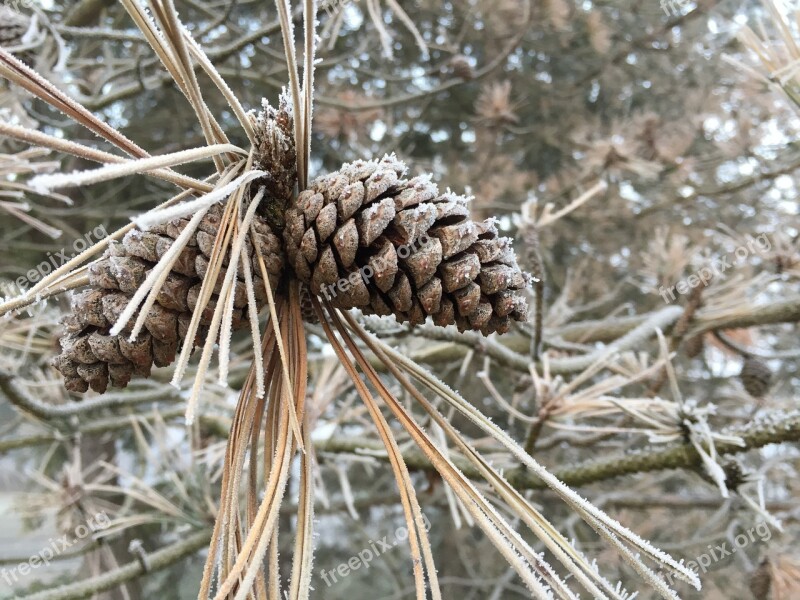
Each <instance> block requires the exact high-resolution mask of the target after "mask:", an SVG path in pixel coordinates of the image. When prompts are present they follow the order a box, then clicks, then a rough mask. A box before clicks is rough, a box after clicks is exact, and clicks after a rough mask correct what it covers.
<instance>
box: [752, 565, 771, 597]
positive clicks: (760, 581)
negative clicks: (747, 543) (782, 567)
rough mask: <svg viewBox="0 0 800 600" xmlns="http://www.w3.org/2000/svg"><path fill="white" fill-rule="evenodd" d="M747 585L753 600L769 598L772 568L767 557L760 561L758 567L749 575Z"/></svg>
mask: <svg viewBox="0 0 800 600" xmlns="http://www.w3.org/2000/svg"><path fill="white" fill-rule="evenodd" d="M749 587H750V591H751V592H752V593H753V598H755V600H768V599H769V597H770V594H769V592H770V588H771V587H772V569H771V566H770V563H769V559H768V558H765V559H764V560H763V561H761V564H760V565H759V566H758V568H757V569H756V570H755V571H753V573H752V574H751V575H750V585H749Z"/></svg>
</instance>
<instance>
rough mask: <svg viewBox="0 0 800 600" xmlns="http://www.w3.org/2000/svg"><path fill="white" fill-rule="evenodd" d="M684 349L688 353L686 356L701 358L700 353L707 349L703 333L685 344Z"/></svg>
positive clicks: (689, 339) (694, 336)
mask: <svg viewBox="0 0 800 600" xmlns="http://www.w3.org/2000/svg"><path fill="white" fill-rule="evenodd" d="M683 348H684V350H685V351H686V356H688V357H689V358H695V357H697V356H700V353H701V352H703V350H704V349H705V338H704V336H703V334H702V333H699V334H697V335H693V336H692V337H690V338H688V339H687V340H685V341H684V342H683Z"/></svg>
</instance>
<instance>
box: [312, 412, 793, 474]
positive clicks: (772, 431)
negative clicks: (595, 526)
mask: <svg viewBox="0 0 800 600" xmlns="http://www.w3.org/2000/svg"><path fill="white" fill-rule="evenodd" d="M729 433H731V434H733V435H737V436H739V437H741V438H742V439H743V440H744V442H745V445H744V446H737V445H734V444H723V443H717V444H716V450H717V453H718V454H720V455H728V454H737V453H741V452H747V451H748V450H753V449H756V448H761V447H763V446H767V445H769V444H780V443H784V442H800V412H795V413H790V414H785V413H781V414H775V415H767V416H765V417H764V418H762V419H760V420H758V421H755V422H752V423H750V424H748V425H746V426H744V427H742V428H737V429H732V430H731V431H730V432H729ZM316 449H317V451H319V452H330V453H336V454H342V453H349V454H367V455H369V456H374V457H375V458H377V459H381V460H386V456H385V454H384V453H383V448H382V446H381V444H380V443H377V442H367V441H365V440H358V439H355V438H353V439H351V438H331V439H329V440H327V441H324V442H317V443H316ZM403 458H404V460H405V461H406V464H408V466H409V467H410V468H413V469H418V470H424V471H429V470H433V467H432V465H431V464H430V463H429V462H428V461H427V460H425V458H424V457H423V456H422V454H421V453H418V452H413V451H410V452H405V453H404V454H403ZM454 462H455V463H456V465H457V466H458V467H459V469H461V470H462V471H463V472H464V474H465V475H467V476H468V477H470V478H478V477H480V473H478V471H477V469H475V468H474V467H472V465H471V464H469V463H467V462H466V461H464V460H460V459H458V458H457V457H454ZM701 464H702V460H701V458H700V455H699V454H698V453H697V451H696V450H695V448H694V446H692V445H691V444H674V445H670V446H664V447H657V446H653V447H650V448H647V449H645V450H642V451H639V452H628V453H625V455H622V456H615V457H611V458H607V459H603V460H597V461H589V462H585V463H580V464H577V465H571V466H567V467H563V468H561V469H557V470H555V471H553V474H554V475H555V476H556V477H558V478H559V479H560V480H561V481H563V482H564V483H566V484H567V485H570V486H582V485H587V484H589V483H594V482H597V481H604V480H607V479H613V478H615V477H620V476H622V475H632V474H634V473H645V472H649V471H660V470H665V469H688V470H693V469H695V468H698V467H700V465H701ZM506 477H507V479H508V481H509V483H511V484H512V485H513V486H514V487H516V488H517V489H546V486H545V484H544V483H543V482H542V481H541V480H540V479H538V478H537V477H534V476H532V475H530V474H528V473H526V472H525V471H522V470H514V471H507V472H506Z"/></svg>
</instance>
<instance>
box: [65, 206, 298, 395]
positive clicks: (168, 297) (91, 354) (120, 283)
mask: <svg viewBox="0 0 800 600" xmlns="http://www.w3.org/2000/svg"><path fill="white" fill-rule="evenodd" d="M222 210H223V207H222V206H220V205H217V206H215V207H212V209H211V210H210V211H209V212H208V214H207V215H206V216H205V217H204V218H203V220H202V221H201V222H200V226H199V228H198V230H197V232H195V234H194V235H193V236H192V238H191V239H190V241H189V244H188V245H187V247H186V248H185V249H184V250H183V252H182V253H181V254H180V255H179V258H178V260H177V261H176V263H175V264H174V265H173V268H172V271H171V272H170V274H169V275H168V277H167V280H166V282H165V283H164V285H163V286H162V287H161V289H160V291H159V293H158V296H157V298H156V303H155V304H154V305H153V306H152V308H151V309H150V310H149V312H148V315H147V318H146V319H145V321H144V329H143V331H141V332H140V333H139V335H138V336H137V338H136V340H135V341H130V340H129V339H128V338H129V334H130V331H131V327H132V326H133V323H134V322H135V317H134V319H132V320H131V321H130V322H129V324H128V326H127V328H126V329H125V330H124V331H123V332H122V333H121V334H120V335H117V336H111V335H110V329H111V327H112V326H113V325H114V323H115V322H116V320H117V318H118V317H119V315H120V314H121V313H122V311H123V310H124V309H125V308H126V307H127V305H128V302H129V300H130V298H131V296H133V294H134V293H135V292H136V290H137V289H138V288H139V287H140V286H141V285H142V283H143V282H144V280H145V278H146V277H147V274H148V273H149V271H150V270H151V269H152V268H153V267H154V266H155V263H157V262H158V260H159V259H160V258H161V257H163V256H164V254H165V253H166V252H167V250H169V248H170V246H171V245H172V244H173V243H174V241H175V238H177V237H178V235H180V232H181V230H182V229H183V227H184V226H185V225H186V223H187V222H188V221H186V220H176V221H172V222H170V223H168V224H166V225H162V226H158V227H155V228H153V229H151V230H149V231H146V232H143V231H140V230H138V229H135V230H132V231H130V232H129V233H128V234H127V235H126V236H125V238H124V239H123V240H122V243H119V242H115V243H112V244H111V245H110V246H109V248H108V250H107V251H106V253H105V255H104V256H103V258H102V259H101V260H99V261H97V262H95V263H93V264H92V265H91V266H90V268H89V281H90V284H91V288H89V289H87V290H85V291H83V292H81V293H79V294H76V295H74V296H73V298H72V314H71V315H69V316H68V317H67V318H66V319H65V323H64V324H65V327H66V330H67V332H66V334H65V335H64V336H63V337H62V338H61V340H60V342H61V348H62V353H61V354H60V355H59V356H57V357H56V358H55V359H53V366H54V367H56V369H58V370H59V371H60V372H61V373H62V374H63V375H64V379H65V384H66V387H67V389H68V390H70V391H74V392H85V391H86V390H87V389H88V388H89V387H91V389H92V390H94V391H96V392H100V393H102V392H104V391H105V390H106V388H107V386H108V384H109V383H110V384H111V385H112V386H114V387H125V386H126V385H128V382H129V381H130V380H131V378H132V377H133V376H134V375H137V376H141V377H147V376H149V375H150V369H151V367H152V366H153V365H155V366H157V367H164V366H167V365H169V364H170V363H172V362H173V361H174V360H175V356H176V353H177V352H178V350H179V349H180V348H181V346H182V344H184V343H185V338H186V334H187V329H188V326H189V322H190V321H191V319H192V314H193V311H194V310H195V308H196V305H197V299H198V297H199V295H200V288H201V286H202V283H203V278H204V276H205V274H206V270H207V268H208V264H209V257H210V256H211V251H212V248H213V245H214V239H215V236H216V233H217V227H218V224H219V222H220V219H221V217H222ZM255 223H256V226H255V229H256V231H257V233H256V236H255V237H256V241H257V243H258V244H259V248H260V250H261V254H262V255H263V256H264V258H265V261H266V264H267V270H268V272H269V274H270V283H271V285H272V286H273V287H277V285H278V280H279V278H280V276H281V273H282V271H283V263H284V261H283V256H282V250H281V244H280V241H279V239H278V238H277V237H276V236H275V235H274V234H273V233H272V230H271V229H270V227H269V225H267V224H266V221H264V219H263V218H257V219H256V221H255ZM248 246H249V247H248V248H247V252H249V254H250V257H251V260H252V261H255V256H254V254H255V250H254V249H253V247H252V243H251V242H249V240H248ZM225 265H226V267H227V266H228V265H227V260H226V261H225ZM239 271H241V266H240V267H239ZM224 276H225V271H224V270H223V271H222V272H221V273H220V275H219V277H218V279H217V285H216V287H215V289H214V292H215V295H214V296H213V297H212V300H211V301H210V302H209V304H208V305H207V306H206V308H205V310H204V312H203V314H202V315H201V321H200V322H201V324H202V325H204V326H205V325H208V324H209V323H210V322H211V316H212V314H213V309H214V306H215V305H216V300H217V298H216V293H217V292H219V290H220V288H221V286H222V281H223V278H224ZM242 278H243V274H242V273H241V272H239V273H237V281H236V284H235V290H234V313H233V327H234V328H238V327H241V326H242V325H244V324H245V323H246V322H247V321H246V312H245V311H246V309H247V294H246V291H245V287H244V283H243V279H242ZM253 284H254V288H255V292H256V302H257V303H259V305H263V303H265V302H266V296H265V292H264V282H263V281H262V280H260V279H259V278H258V276H256V278H255V280H254V282H253ZM206 333H207V329H206V328H205V327H202V328H201V329H200V331H198V335H197V338H196V339H195V340H194V343H195V344H200V343H202V341H203V340H204V339H205V336H206Z"/></svg>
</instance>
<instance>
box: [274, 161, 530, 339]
mask: <svg viewBox="0 0 800 600" xmlns="http://www.w3.org/2000/svg"><path fill="white" fill-rule="evenodd" d="M405 172H406V167H405V165H404V164H403V163H402V162H400V161H399V160H397V159H396V158H395V157H394V156H386V157H384V158H383V159H382V160H380V161H378V160H373V161H356V162H353V163H349V164H345V165H344V166H343V167H342V168H341V169H340V170H339V171H336V172H334V173H331V174H329V175H326V176H324V177H320V178H318V179H317V180H316V181H314V183H313V184H312V185H311V186H310V187H309V189H307V190H305V191H304V192H302V193H301V194H300V195H299V197H298V199H297V202H296V204H295V205H294V207H292V208H290V209H289V210H288V211H287V213H286V227H285V229H284V232H283V237H284V241H285V243H286V254H287V258H288V261H289V264H290V265H291V266H292V267H293V269H294V272H295V274H296V276H297V277H298V278H299V279H300V280H301V281H303V282H304V283H306V284H307V285H308V286H309V288H310V290H311V292H312V293H314V294H316V295H318V296H325V297H327V298H328V299H329V300H330V301H331V303H332V304H333V305H334V306H336V307H338V308H344V309H349V308H355V307H358V308H360V309H361V310H362V312H364V313H365V314H377V315H391V314H393V315H394V316H395V317H396V318H397V320H398V321H400V322H410V323H411V324H412V325H415V324H421V323H423V322H424V321H425V319H426V317H428V316H431V317H432V318H433V322H434V323H435V324H436V325H439V326H443V325H449V324H455V325H457V326H458V328H459V330H461V331H464V330H468V329H472V330H479V331H481V332H483V333H484V334H488V333H491V332H495V331H497V332H501V333H503V332H506V331H508V329H509V327H510V322H511V320H516V321H524V320H525V319H526V318H527V303H526V301H525V299H524V297H523V296H522V295H521V294H519V293H518V290H521V289H523V288H525V287H527V285H528V283H529V277H528V276H527V275H526V274H524V273H523V272H522V271H521V270H520V269H519V267H518V266H517V262H516V258H515V256H514V251H513V249H512V247H511V240H510V239H508V238H501V237H498V232H497V228H496V226H495V224H494V222H493V221H491V220H487V221H484V222H483V223H475V222H473V221H472V220H471V219H470V217H469V209H468V207H467V202H468V200H467V198H465V197H463V196H457V195H455V194H453V193H451V192H449V191H448V192H446V193H444V194H440V193H439V191H438V189H437V187H436V185H435V184H433V183H432V182H431V180H430V177H427V176H421V177H415V178H413V179H403V175H404V174H405Z"/></svg>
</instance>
